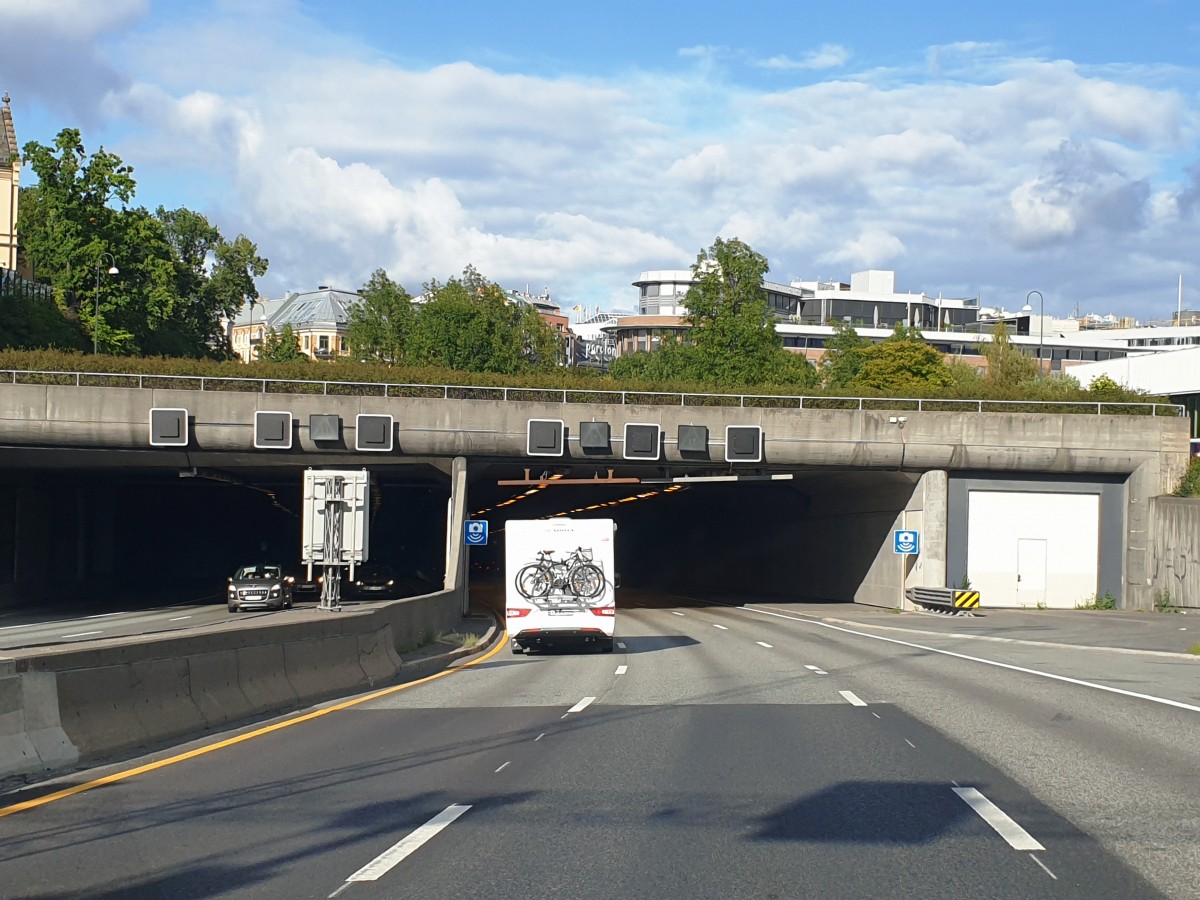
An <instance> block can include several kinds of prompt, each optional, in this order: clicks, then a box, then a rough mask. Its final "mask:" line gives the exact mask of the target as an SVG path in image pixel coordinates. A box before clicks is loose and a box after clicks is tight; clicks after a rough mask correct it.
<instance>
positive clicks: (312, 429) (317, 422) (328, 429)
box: [308, 415, 342, 441]
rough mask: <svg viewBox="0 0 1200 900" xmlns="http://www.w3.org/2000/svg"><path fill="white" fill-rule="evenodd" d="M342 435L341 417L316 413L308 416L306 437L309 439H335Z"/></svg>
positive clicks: (339, 438)
mask: <svg viewBox="0 0 1200 900" xmlns="http://www.w3.org/2000/svg"><path fill="white" fill-rule="evenodd" d="M341 437H342V417H341V416H330V415H317V416H309V417H308V439H309V440H311V441H337V440H341Z"/></svg>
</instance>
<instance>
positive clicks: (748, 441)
mask: <svg viewBox="0 0 1200 900" xmlns="http://www.w3.org/2000/svg"><path fill="white" fill-rule="evenodd" d="M725 461H726V462H749V463H756V462H762V428H760V427H759V426H758V425H727V426H726V427H725Z"/></svg>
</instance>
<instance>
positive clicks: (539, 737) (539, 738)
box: [533, 731, 546, 743]
mask: <svg viewBox="0 0 1200 900" xmlns="http://www.w3.org/2000/svg"><path fill="white" fill-rule="evenodd" d="M545 736H546V732H544V731H543V732H542V733H541V734H539V735H538V736H537V737H535V738H534V739H533V740H534V743H537V742H538V741H540V740H541V739H542V738H544V737H545Z"/></svg>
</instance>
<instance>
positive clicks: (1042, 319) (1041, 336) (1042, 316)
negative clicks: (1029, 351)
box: [1025, 291, 1046, 384]
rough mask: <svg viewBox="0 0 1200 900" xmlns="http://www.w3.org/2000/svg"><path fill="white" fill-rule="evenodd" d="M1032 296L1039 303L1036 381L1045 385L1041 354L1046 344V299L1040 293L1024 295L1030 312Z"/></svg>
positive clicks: (1031, 292)
mask: <svg viewBox="0 0 1200 900" xmlns="http://www.w3.org/2000/svg"><path fill="white" fill-rule="evenodd" d="M1034 294H1037V295H1038V300H1039V301H1040V309H1039V310H1038V380H1039V381H1041V383H1042V384H1045V383H1046V370H1045V369H1043V368H1042V354H1043V353H1044V352H1045V343H1046V298H1045V297H1043V296H1042V292H1041V291H1030V292H1029V293H1028V294H1026V295H1025V306H1026V307H1028V308H1029V310H1030V311H1032V310H1033V307H1032V306H1030V304H1029V298H1030V297H1032V296H1033V295H1034Z"/></svg>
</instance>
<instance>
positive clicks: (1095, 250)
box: [81, 3, 1200, 315]
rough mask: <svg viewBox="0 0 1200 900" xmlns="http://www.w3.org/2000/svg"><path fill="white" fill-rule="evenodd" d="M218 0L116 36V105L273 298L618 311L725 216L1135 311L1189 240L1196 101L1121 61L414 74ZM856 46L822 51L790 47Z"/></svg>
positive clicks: (952, 281) (801, 269) (969, 287)
mask: <svg viewBox="0 0 1200 900" xmlns="http://www.w3.org/2000/svg"><path fill="white" fill-rule="evenodd" d="M128 9H131V10H134V12H135V13H136V9H137V7H136V5H130V6H129V7H128ZM218 13H219V14H215V15H213V16H211V17H208V18H204V19H202V20H200V19H198V20H197V21H195V22H189V23H187V24H186V25H185V26H176V27H172V28H165V29H159V30H157V31H149V32H147V31H145V30H143V31H142V32H141V33H139V34H138V36H137V39H136V41H134V40H130V41H127V42H126V43H125V44H124V45H123V46H122V47H121V48H120V50H121V54H120V57H121V58H122V59H123V60H125V63H124V64H125V66H126V68H125V69H124V70H123V71H122V72H121V73H119V74H120V76H121V77H123V78H129V79H132V83H131V85H130V86H129V87H127V88H122V87H119V86H118V87H116V88H112V89H111V90H109V92H108V94H107V96H108V100H107V102H106V103H107V105H106V106H105V107H104V109H105V110H106V114H107V115H108V116H110V117H113V118H117V119H122V120H124V121H126V122H132V123H134V124H135V125H136V127H137V128H138V132H137V134H136V135H135V136H133V137H130V138H128V139H127V140H126V141H125V142H124V144H123V145H122V146H120V147H119V148H118V149H119V151H120V152H121V153H122V154H123V155H124V156H125V157H126V158H127V159H128V160H129V161H130V162H132V163H134V164H135V165H136V166H138V168H139V171H140V172H146V171H153V172H155V173H156V174H158V175H159V177H158V179H157V181H158V183H159V184H161V183H162V182H163V181H165V178H164V177H163V176H164V175H165V174H166V173H167V172H170V171H179V172H183V173H192V172H201V173H204V174H205V175H206V176H208V177H209V178H215V179H217V180H218V181H220V182H221V183H222V184H223V185H225V187H224V188H223V189H221V190H219V191H218V192H216V193H215V194H214V195H213V197H212V200H211V206H210V211H212V212H213V213H214V215H215V216H216V218H217V219H218V221H219V222H220V223H221V225H222V227H223V228H224V229H225V230H226V231H229V232H236V231H237V230H243V231H245V232H246V233H247V234H249V235H250V236H251V237H252V238H254V239H255V240H257V241H258V242H259V244H260V247H261V249H262V251H263V252H264V254H265V255H267V256H268V257H269V258H270V259H271V262H272V265H271V274H270V275H269V276H268V282H267V287H268V289H269V290H271V291H272V292H277V291H279V290H282V289H283V288H285V287H287V288H304V287H311V286H312V285H314V284H317V283H321V284H329V283H334V284H339V285H344V286H350V287H353V286H356V285H358V284H361V283H362V282H363V281H364V280H365V278H366V277H367V275H369V273H370V272H371V270H373V269H375V268H377V267H384V268H387V269H388V270H389V271H390V272H391V274H392V275H393V276H394V277H397V278H399V279H400V280H402V281H403V282H404V283H405V284H407V285H408V286H409V287H410V288H414V289H415V288H417V287H418V286H419V284H420V283H421V282H423V281H426V280H428V279H429V278H433V277H436V278H439V279H444V278H446V277H447V276H448V275H451V274H454V273H456V272H458V271H459V270H461V268H462V267H463V266H464V265H465V264H467V263H473V264H475V265H476V266H478V267H479V268H480V269H481V271H484V272H485V273H487V274H489V275H491V276H492V277H496V278H498V279H501V280H502V281H504V282H505V283H511V284H522V285H523V284H524V283H525V282H526V281H529V282H536V283H538V284H541V285H549V286H550V287H551V290H552V292H553V293H554V294H555V296H556V297H558V298H559V299H560V300H562V301H568V302H569V304H568V305H575V304H576V303H579V302H586V303H595V302H604V303H613V302H615V303H617V304H618V305H626V306H628V305H631V304H632V298H633V292H632V289H631V288H630V287H629V282H630V281H631V280H632V279H633V278H634V277H636V274H637V272H639V271H641V270H643V269H651V268H672V267H679V266H686V265H688V264H689V263H690V262H691V261H692V260H693V259H694V258H695V253H696V251H697V250H698V249H699V248H700V247H702V246H705V245H707V244H709V243H711V241H712V238H713V236H714V235H716V234H721V235H722V236H725V237H733V236H738V237H741V238H742V239H744V240H748V241H751V242H752V243H753V244H754V245H755V247H756V248H757V249H759V250H760V251H762V252H764V253H766V254H767V255H768V257H769V258H770V259H771V260H772V264H773V269H774V273H773V276H772V277H774V278H777V279H786V278H788V277H799V276H804V277H810V278H811V277H814V276H815V275H817V274H820V275H821V276H822V277H841V278H845V277H847V276H848V275H849V273H850V272H851V271H853V270H855V269H856V268H859V267H863V266H888V267H891V266H896V267H897V268H898V269H899V271H898V283H899V285H900V286H901V288H902V289H904V290H908V289H910V288H911V289H914V290H921V289H926V290H929V291H932V292H934V293H936V292H938V291H945V293H946V294H947V295H954V294H955V293H957V294H958V295H960V296H962V295H970V296H973V295H975V294H976V293H977V292H980V291H982V292H984V293H985V294H986V295H990V297H991V298H992V299H993V300H994V301H997V302H999V301H1000V300H1001V299H1003V298H1004V297H1005V295H1006V294H1011V295H1012V296H1013V297H1017V296H1018V295H1019V296H1024V294H1023V291H1024V290H1027V289H1028V284H1029V283H1030V282H1032V281H1036V282H1037V285H1038V286H1039V287H1041V289H1042V290H1044V291H1046V292H1047V300H1048V301H1050V303H1051V304H1052V305H1053V303H1054V302H1055V300H1054V299H1052V298H1061V300H1062V303H1063V305H1064V306H1065V305H1067V304H1068V303H1069V302H1070V301H1072V300H1074V299H1079V300H1080V301H1081V303H1082V304H1083V305H1084V306H1087V305H1089V304H1091V303H1093V302H1094V303H1095V305H1097V306H1098V307H1103V308H1105V309H1108V308H1111V309H1113V310H1114V311H1116V310H1118V309H1120V310H1122V311H1124V312H1127V313H1130V314H1138V315H1142V314H1144V311H1142V310H1139V309H1137V308H1129V305H1128V304H1129V303H1130V302H1133V301H1131V300H1130V297H1131V296H1144V295H1145V291H1144V286H1145V284H1147V283H1148V282H1151V281H1153V280H1154V279H1156V278H1159V277H1164V278H1165V275H1166V273H1167V272H1172V271H1176V270H1177V268H1178V266H1179V260H1181V259H1185V260H1186V259H1192V258H1194V253H1193V252H1192V250H1191V248H1193V247H1194V246H1195V243H1196V239H1197V238H1198V237H1200V217H1198V216H1196V215H1195V214H1194V210H1195V208H1196V207H1197V206H1200V199H1197V198H1200V188H1198V187H1196V185H1195V184H1193V185H1192V186H1191V187H1189V188H1185V186H1184V185H1180V184H1175V183H1173V181H1172V176H1171V175H1170V174H1169V173H1170V172H1172V171H1175V170H1178V169H1182V168H1183V167H1184V166H1185V165H1186V162H1187V161H1188V159H1189V158H1195V140H1196V132H1197V129H1196V125H1197V117H1196V109H1195V107H1194V105H1193V101H1191V100H1189V99H1188V98H1187V97H1186V96H1185V95H1184V94H1182V93H1181V92H1179V91H1175V90H1171V89H1167V88H1161V87H1155V86H1147V84H1142V83H1137V82H1136V81H1134V80H1132V78H1126V77H1124V76H1122V75H1120V74H1119V73H1117V74H1114V73H1112V72H1106V73H1100V74H1098V73H1094V72H1093V73H1087V72H1083V71H1081V70H1080V69H1079V68H1078V67H1076V66H1075V65H1073V64H1071V63H1070V62H1064V61H1057V62H1045V61H1040V60H1031V59H1020V58H1010V57H1006V56H1004V55H1003V54H1002V52H1001V51H1002V49H1003V48H997V47H996V46H994V45H986V46H984V45H976V46H964V45H960V46H954V47H946V48H939V52H938V54H937V58H938V65H939V66H940V67H941V72H942V76H941V77H939V78H938V79H937V80H926V78H925V76H924V75H923V74H913V73H904V72H897V71H889V72H878V73H875V74H872V75H870V76H862V77H858V78H856V79H854V80H849V79H843V80H827V81H820V82H817V83H815V84H810V85H806V86H803V87H798V88H794V89H789V90H783V91H763V90H752V89H750V88H747V87H741V86H738V85H734V84H730V83H729V82H727V81H725V80H723V76H722V74H721V73H720V72H718V71H716V70H715V69H714V68H712V67H706V66H700V67H692V66H690V65H687V66H685V65H684V64H682V63H681V64H680V65H681V70H680V71H679V72H675V73H668V74H662V73H651V72H634V73H630V74H627V75H624V76H622V77H619V78H609V79H603V78H590V79H582V78H567V77H563V78H537V77H532V76H528V75H520V74H500V73H497V72H494V71H490V70H488V69H485V68H481V67H479V66H476V65H472V64H470V63H467V62H458V63H453V64H449V65H441V66H436V67H433V68H429V69H426V70H413V69H409V68H405V67H403V66H401V65H399V64H397V63H395V62H393V61H390V60H387V59H382V58H380V57H379V55H378V54H377V53H375V52H373V51H372V49H371V48H369V47H363V46H359V45H350V44H348V43H347V39H345V38H340V37H337V36H335V35H330V34H329V33H327V32H324V31H322V30H321V28H320V27H319V26H318V25H317V24H315V23H314V22H312V21H310V20H308V19H304V18H302V17H300V14H299V13H297V12H295V11H294V10H293V9H292V8H291V7H289V6H288V5H287V4H281V5H272V4H271V3H268V6H267V7H265V8H260V7H254V6H252V7H251V8H250V9H249V10H248V11H242V10H240V9H239V8H238V7H235V6H233V5H228V6H223V7H221V8H220V10H219V11H218ZM247 17H248V18H247ZM114 21H115V20H114ZM97 27H98V28H99V27H101V26H97ZM103 27H109V26H107V25H105V26H103ZM100 33H101V32H99V31H97V32H96V34H100ZM105 33H107V32H105ZM716 52H718V51H717V50H716V48H712V47H699V48H693V49H692V50H687V51H680V53H681V55H683V56H699V57H708V58H711V57H712V56H713V54H714V53H716ZM114 58H115V57H114ZM847 58H848V54H847V51H845V50H844V49H843V48H841V47H822V48H820V49H819V50H817V51H814V53H813V54H810V55H809V57H805V58H804V59H802V60H800V61H799V62H797V63H795V65H805V66H810V65H815V64H816V63H818V62H820V64H821V65H826V64H829V65H833V64H838V65H840V64H843V63H844V62H845V61H846V59H847ZM835 59H840V60H841V62H837V63H834V62H831V61H832V60H835ZM788 64H789V65H792V64H793V63H792V61H790V60H789V61H788ZM951 70H953V71H952V73H951V74H952V76H953V77H950V76H947V75H946V73H947V72H951ZM1147 83H1149V80H1147ZM81 96H93V97H94V93H93V94H91V95H87V94H86V93H85V94H83V95H81ZM1196 184H1200V178H1198V179H1197V180H1196ZM154 202H157V198H156V199H155V201H154ZM163 202H167V203H169V202H171V201H170V199H164V200H163ZM1188 265H1191V266H1196V263H1188ZM817 266H820V267H821V270H820V271H819V272H817V271H814V270H815V269H816V267H817ZM839 267H840V268H841V269H842V272H841V274H840V275H839V274H838V271H837V270H838V268H839ZM1185 271H1187V272H1191V275H1190V276H1189V277H1190V278H1191V280H1192V281H1193V282H1198V283H1200V268H1197V269H1196V270H1195V271H1193V270H1191V269H1186V270H1185ZM1055 286H1057V287H1055ZM1135 290H1137V291H1139V293H1138V294H1136V295H1135V294H1134V293H1133V292H1134V291H1135ZM622 297H624V298H626V299H625V300H624V301H623V302H622V300H621V299H620V298H622ZM614 298H616V299H615V300H614ZM1054 308H1056V309H1057V307H1054Z"/></svg>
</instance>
